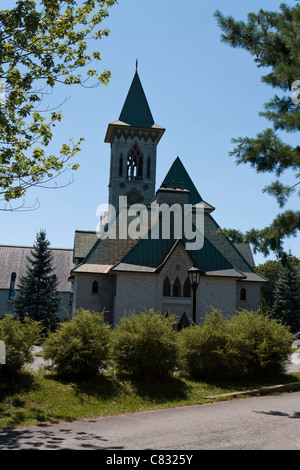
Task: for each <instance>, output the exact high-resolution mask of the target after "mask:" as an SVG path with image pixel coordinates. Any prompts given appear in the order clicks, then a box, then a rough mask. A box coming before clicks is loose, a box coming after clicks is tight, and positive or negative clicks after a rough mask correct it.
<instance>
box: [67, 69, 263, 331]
mask: <svg viewBox="0 0 300 470" xmlns="http://www.w3.org/2000/svg"><path fill="white" fill-rule="evenodd" d="M164 132H165V129H164V128H163V127H161V126H159V125H158V124H156V123H155V121H154V119H153V117H152V113H151V110H150V108H149V105H148V102H147V99H146V96H145V93H144V90H143V87H142V84H141V81H140V78H139V75H138V72H137V71H136V72H135V75H134V78H133V81H132V83H131V86H130V89H129V92H128V95H127V97H126V100H125V102H124V105H123V108H122V110H121V114H120V116H119V119H118V120H117V121H114V122H111V123H110V124H109V125H108V128H107V132H106V136H105V142H107V143H108V144H110V175H109V197H108V203H109V207H113V208H115V213H114V214H113V216H112V217H110V215H109V214H108V215H107V214H103V218H102V221H101V223H102V228H103V230H104V231H103V230H102V232H101V233H99V232H97V231H94V232H91V231H84V230H82V231H81V230H77V231H76V232H75V238H74V248H73V262H74V268H73V269H72V271H71V275H70V278H69V280H70V281H71V283H72V284H73V313H74V312H75V310H76V309H77V308H80V307H83V308H86V309H90V310H94V311H97V312H99V311H102V310H103V309H105V310H106V314H105V315H106V320H107V321H109V322H110V323H111V324H116V323H117V322H118V320H119V319H120V317H121V316H122V315H124V314H128V313H130V312H133V311H135V312H140V311H144V310H145V309H149V308H152V309H154V311H156V312H160V313H162V314H166V313H167V312H171V313H173V314H175V315H176V316H177V318H178V322H180V321H181V322H184V320H185V321H186V320H187V319H188V320H189V319H192V314H193V292H192V290H191V287H190V283H189V278H188V270H189V269H190V268H191V267H193V266H194V267H197V268H198V269H199V270H200V272H201V276H200V283H199V286H198V289H197V291H196V292H197V296H196V306H195V310H196V322H197V323H199V322H201V320H203V318H204V316H205V315H206V314H207V313H209V312H210V309H211V307H214V308H218V309H220V310H222V312H223V314H224V315H233V314H234V313H235V311H236V310H237V309H239V308H246V309H253V310H257V309H258V308H259V306H260V288H261V285H262V283H264V282H266V279H264V278H263V277H262V276H260V275H259V274H257V273H256V272H255V269H254V268H255V266H254V260H253V256H252V253H251V250H250V246H249V245H248V244H233V243H231V242H230V241H229V240H228V239H226V238H224V236H223V235H221V234H220V233H218V229H219V226H218V224H217V222H216V221H215V220H214V218H213V216H212V214H213V212H214V210H215V208H214V207H212V206H211V205H210V204H209V203H207V202H206V201H205V200H203V199H202V197H201V195H200V194H199V192H198V190H197V188H196V187H195V185H194V183H193V181H192V179H191V177H190V176H189V174H188V172H187V170H186V169H185V167H184V164H183V163H182V161H181V160H180V159H179V158H178V157H177V158H176V159H175V161H174V162H173V164H172V166H171V168H170V169H169V171H168V173H167V175H166V177H165V179H164V180H163V181H162V182H161V184H160V186H159V187H158V188H157V189H156V165H157V147H158V144H159V141H160V139H161V138H162V136H163V134H164ZM120 197H121V198H123V199H122V200H125V201H126V205H125V206H122V207H121V206H120V200H121V199H120ZM155 204H156V207H157V206H158V207H162V206H164V207H166V206H165V205H167V206H168V207H170V208H171V207H173V205H174V207H175V208H176V210H177V215H178V214H179V218H180V217H182V222H183V223H184V221H185V216H184V215H183V214H184V211H183V208H184V207H189V208H190V214H191V219H189V220H191V223H192V225H191V227H193V228H194V229H195V227H196V222H197V213H199V214H200V212H201V217H202V218H201V220H202V240H201V243H200V245H201V246H199V247H198V248H197V249H195V248H194V247H193V246H192V247H191V244H189V245H188V243H187V242H188V239H187V236H186V234H185V232H184V230H183V229H182V226H181V232H180V234H179V235H178V232H176V230H175V229H174V220H175V212H174V211H169V215H170V218H169V219H167V220H168V221H169V222H168V223H169V229H170V230H169V234H168V236H164V234H163V230H162V224H163V221H164V220H165V219H164V215H163V214H162V213H159V216H158V218H157V219H155V223H152V219H151V217H150V213H151V210H152V208H153V207H154V206H155ZM137 205H139V206H140V207H141V210H142V209H143V208H144V209H145V210H144V212H143V213H144V214H145V211H146V212H147V211H148V212H147V213H148V214H149V218H148V219H147V221H146V223H145V224H142V223H141V218H139V221H140V224H139V229H138V228H137V231H138V232H139V236H136V235H135V236H134V237H132V236H130V230H129V228H130V225H131V224H132V223H134V222H135V223H136V220H137V219H134V217H133V215H132V213H131V212H130V209H133V208H137V207H138V206H137ZM180 209H182V211H181V210H180ZM124 211H125V212H126V214H125V215H126V217H125V218H124ZM197 211H198V212H197ZM199 211H200V212H199ZM136 214H138V212H136ZM139 214H140V213H139ZM149 220H150V222H149ZM176 220H178V218H177V219H176ZM124 224H125V227H124ZM154 225H155V227H156V231H155V233H156V236H152V235H153V231H152V230H153V227H154ZM109 226H113V227H114V228H115V232H114V233H115V234H116V236H114V237H112V236H108V232H107V231H105V227H106V229H107V228H108V227H109ZM195 230H197V227H196V229H195ZM175 232H176V233H175ZM193 233H196V231H195V232H193ZM120 234H121V235H120ZM150 234H151V235H150Z"/></svg>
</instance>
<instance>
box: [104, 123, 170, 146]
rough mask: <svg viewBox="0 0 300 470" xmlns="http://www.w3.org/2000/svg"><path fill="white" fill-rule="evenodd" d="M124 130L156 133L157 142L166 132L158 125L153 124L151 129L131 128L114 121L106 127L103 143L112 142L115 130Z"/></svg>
mask: <svg viewBox="0 0 300 470" xmlns="http://www.w3.org/2000/svg"><path fill="white" fill-rule="evenodd" d="M125 128H126V129H128V128H132V129H136V130H138V131H145V130H147V131H152V132H153V131H155V132H156V133H157V142H159V141H160V139H161V138H162V136H163V134H164V132H165V130H166V129H165V128H164V127H161V126H159V125H158V124H153V126H151V127H142V126H131V125H130V124H127V123H126V122H123V121H114V122H111V123H109V125H108V127H107V131H106V135H105V139H104V142H106V143H110V142H111V140H112V135H113V132H114V131H115V130H116V129H125Z"/></svg>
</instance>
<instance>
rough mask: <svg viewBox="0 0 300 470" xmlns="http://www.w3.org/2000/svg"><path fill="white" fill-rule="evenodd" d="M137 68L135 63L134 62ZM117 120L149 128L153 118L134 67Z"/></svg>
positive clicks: (133, 125)
mask: <svg viewBox="0 0 300 470" xmlns="http://www.w3.org/2000/svg"><path fill="white" fill-rule="evenodd" d="M136 68H137V64H136ZM119 120H120V121H122V122H124V123H126V124H129V125H130V126H132V127H143V128H144V127H145V128H148V129H149V128H151V127H152V126H153V124H154V119H153V116H152V113H151V110H150V107H149V105H148V101H147V98H146V95H145V93H144V90H143V87H142V84H141V81H140V78H139V75H138V71H137V69H136V71H135V74H134V77H133V80H132V83H131V86H130V88H129V91H128V95H127V97H126V100H125V103H124V106H123V108H122V111H121V114H120V117H119Z"/></svg>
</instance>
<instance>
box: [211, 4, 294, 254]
mask: <svg viewBox="0 0 300 470" xmlns="http://www.w3.org/2000/svg"><path fill="white" fill-rule="evenodd" d="M215 16H216V18H217V21H218V25H219V27H220V28H221V30H222V31H223V34H222V36H221V39H222V41H223V42H224V43H226V44H229V45H230V46H231V47H235V48H242V49H244V50H246V51H247V52H249V53H250V54H251V55H252V56H253V57H254V62H255V63H256V65H257V67H259V68H260V70H263V68H265V70H266V74H265V75H263V76H262V77H261V80H262V82H264V83H265V84H267V85H269V86H271V87H272V88H274V89H277V90H278V95H277V94H276V95H275V96H274V97H273V98H272V99H271V100H270V101H269V102H267V103H265V104H264V110H263V111H262V112H260V116H262V117H264V118H266V119H267V120H268V121H269V122H270V123H271V127H268V128H266V129H265V130H263V131H262V132H260V133H258V134H257V135H256V136H255V137H239V138H233V139H232V141H233V143H234V144H235V148H234V149H233V150H232V152H230V155H231V156H233V157H235V159H236V162H237V164H241V163H245V164H250V165H251V166H252V167H253V168H254V169H255V170H256V172H258V173H265V172H269V173H274V175H275V176H276V179H275V180H274V181H273V182H270V184H269V185H267V186H266V187H265V188H263V192H266V193H268V194H270V195H273V196H274V197H275V198H276V199H277V201H278V204H279V207H280V209H282V208H283V207H285V210H284V211H283V212H279V213H278V215H277V216H276V217H275V218H274V220H273V221H272V222H271V223H270V224H269V225H268V226H266V227H264V228H261V229H255V228H252V229H250V230H249V231H247V232H246V233H244V234H240V233H239V234H238V235H239V239H241V238H242V241H245V242H250V243H251V244H252V245H253V247H254V250H258V251H260V252H262V253H264V254H265V255H268V254H269V252H270V251H274V252H276V253H277V254H278V256H279V257H281V255H282V254H283V243H284V241H285V239H286V238H287V237H292V236H293V237H294V236H297V235H298V234H299V230H300V211H299V210H292V209H288V208H287V207H286V204H287V202H288V199H289V197H290V196H291V195H292V194H293V193H294V192H295V191H297V190H299V187H300V186H299V185H300V180H299V178H300V146H299V145H298V144H297V143H296V145H292V144H290V143H289V142H284V141H283V140H282V138H281V135H282V134H283V133H284V132H286V133H287V135H289V134H291V133H297V132H299V130H300V88H299V87H300V60H299V50H300V4H299V3H298V2H297V3H296V4H295V5H294V6H292V7H289V6H287V5H286V4H284V3H283V4H281V5H280V11H278V12H274V11H265V10H262V9H261V10H259V12H258V13H249V14H248V21H247V22H244V21H236V20H235V19H234V18H233V17H231V16H228V17H225V16H224V15H223V14H222V13H220V12H219V11H217V12H216V13H215ZM287 171H289V172H290V174H294V176H295V178H296V179H295V180H291V179H290V175H289V174H287V175H286V179H285V181H283V179H282V178H283V176H284V173H286V172H287ZM299 195H300V192H299ZM227 231H228V230H227ZM229 232H230V230H229ZM231 232H232V230H231Z"/></svg>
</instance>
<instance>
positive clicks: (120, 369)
mask: <svg viewBox="0 0 300 470" xmlns="http://www.w3.org/2000/svg"><path fill="white" fill-rule="evenodd" d="M174 323H175V320H174V317H173V316H172V315H169V316H168V317H167V318H166V317H164V316H162V315H160V314H157V313H155V312H154V311H153V310H152V309H150V310H148V311H144V312H141V313H139V314H136V313H133V314H130V315H129V316H127V317H122V319H121V320H120V323H119V324H118V325H117V326H116V328H115V330H114V331H113V335H112V347H111V358H112V360H113V361H114V364H115V367H116V371H117V373H122V374H128V375H133V376H140V377H145V376H148V377H153V376H156V377H157V376H167V375H169V374H172V373H173V372H174V369H175V367H176V365H177V359H178V346H177V341H176V339H177V338H176V335H177V333H176V332H175V331H174Z"/></svg>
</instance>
